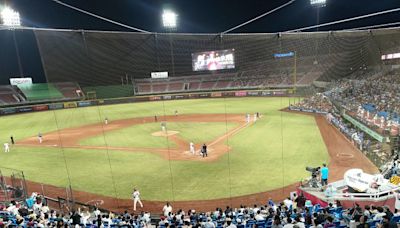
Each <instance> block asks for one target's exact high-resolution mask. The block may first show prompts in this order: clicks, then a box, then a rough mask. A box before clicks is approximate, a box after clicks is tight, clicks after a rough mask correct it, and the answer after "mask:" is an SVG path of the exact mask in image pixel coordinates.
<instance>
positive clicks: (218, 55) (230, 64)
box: [192, 49, 235, 71]
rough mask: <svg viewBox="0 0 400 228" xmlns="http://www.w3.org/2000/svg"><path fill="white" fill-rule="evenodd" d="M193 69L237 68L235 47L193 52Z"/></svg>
mask: <svg viewBox="0 0 400 228" xmlns="http://www.w3.org/2000/svg"><path fill="white" fill-rule="evenodd" d="M192 67H193V71H213V70H225V69H235V49H228V50H219V51H207V52H197V53H193V54H192Z"/></svg>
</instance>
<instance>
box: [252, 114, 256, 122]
mask: <svg viewBox="0 0 400 228" xmlns="http://www.w3.org/2000/svg"><path fill="white" fill-rule="evenodd" d="M253 121H254V122H256V121H257V113H254V119H253Z"/></svg>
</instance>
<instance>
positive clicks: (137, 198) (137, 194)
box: [132, 190, 143, 211]
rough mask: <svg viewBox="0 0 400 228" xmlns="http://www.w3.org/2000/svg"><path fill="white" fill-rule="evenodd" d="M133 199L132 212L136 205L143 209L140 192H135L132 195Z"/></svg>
mask: <svg viewBox="0 0 400 228" xmlns="http://www.w3.org/2000/svg"><path fill="white" fill-rule="evenodd" d="M132 198H133V210H134V211H136V204H137V203H139V205H140V207H143V204H142V201H140V192H139V190H136V191H134V192H133V193H132Z"/></svg>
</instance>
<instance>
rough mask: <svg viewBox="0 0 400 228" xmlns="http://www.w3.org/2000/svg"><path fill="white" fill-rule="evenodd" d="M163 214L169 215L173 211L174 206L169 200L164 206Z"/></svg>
mask: <svg viewBox="0 0 400 228" xmlns="http://www.w3.org/2000/svg"><path fill="white" fill-rule="evenodd" d="M162 210H163V214H164V216H168V215H169V213H170V212H172V206H171V204H170V203H169V202H167V203H166V204H165V205H164V207H163V209H162Z"/></svg>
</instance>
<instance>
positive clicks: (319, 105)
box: [290, 93, 332, 112]
mask: <svg viewBox="0 0 400 228" xmlns="http://www.w3.org/2000/svg"><path fill="white" fill-rule="evenodd" d="M290 108H292V109H293V108H298V109H302V110H315V111H320V112H330V111H331V110H332V103H331V102H330V101H329V98H328V97H326V96H325V95H324V94H322V93H317V94H315V95H314V96H311V97H308V98H304V99H303V100H301V101H300V102H298V103H296V104H291V107H290Z"/></svg>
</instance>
